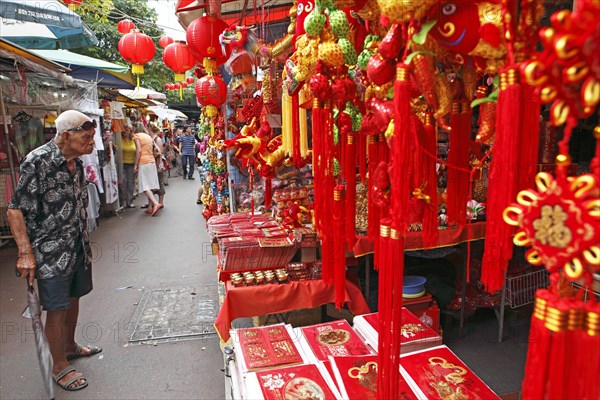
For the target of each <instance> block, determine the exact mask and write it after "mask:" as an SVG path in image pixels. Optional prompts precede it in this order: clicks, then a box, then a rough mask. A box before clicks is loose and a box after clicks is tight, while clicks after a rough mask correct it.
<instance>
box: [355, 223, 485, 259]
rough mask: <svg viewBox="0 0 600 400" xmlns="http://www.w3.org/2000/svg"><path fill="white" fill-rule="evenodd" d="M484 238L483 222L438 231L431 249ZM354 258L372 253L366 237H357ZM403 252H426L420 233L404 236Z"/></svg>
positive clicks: (370, 244) (369, 242)
mask: <svg viewBox="0 0 600 400" xmlns="http://www.w3.org/2000/svg"><path fill="white" fill-rule="evenodd" d="M484 237H485V222H475V223H472V224H466V225H463V226H457V227H452V228H446V229H440V231H439V236H438V240H437V243H436V244H435V246H433V247H431V248H432V249H435V248H439V247H446V246H454V245H455V244H459V243H463V242H467V241H473V240H480V239H483V238H484ZM352 250H353V252H354V257H361V256H364V255H365V254H370V253H373V242H371V241H370V240H369V239H368V238H367V237H366V236H357V237H356V242H355V243H354V247H353V248H352ZM404 250H406V251H414V250H427V249H426V248H425V247H424V246H423V240H422V233H421V232H409V233H407V234H406V240H405V242H404Z"/></svg>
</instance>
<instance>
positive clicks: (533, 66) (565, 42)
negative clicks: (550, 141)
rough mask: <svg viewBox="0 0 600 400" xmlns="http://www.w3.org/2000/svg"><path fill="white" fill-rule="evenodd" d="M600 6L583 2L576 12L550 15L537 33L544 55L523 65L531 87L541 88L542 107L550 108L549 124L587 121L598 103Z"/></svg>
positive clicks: (599, 98) (556, 124) (599, 91)
mask: <svg viewBox="0 0 600 400" xmlns="http://www.w3.org/2000/svg"><path fill="white" fill-rule="evenodd" d="M598 12H600V6H599V5H598V3H597V2H593V1H582V2H581V5H580V4H577V7H576V10H575V11H574V12H571V11H569V10H562V11H559V12H557V13H555V14H553V15H552V17H551V18H550V23H551V26H550V27H546V28H543V29H541V30H540V35H539V37H540V39H541V42H542V45H543V46H544V51H543V52H541V53H540V54H539V55H536V56H535V57H533V58H532V59H530V60H529V61H528V62H526V63H524V64H523V65H522V68H521V71H522V73H523V75H524V77H525V79H526V80H527V82H528V83H529V84H531V85H534V86H536V87H538V88H540V96H541V99H542V102H543V103H544V104H552V106H551V109H550V121H551V123H552V124H553V125H555V126H559V125H563V124H564V123H565V122H566V120H567V117H568V116H572V117H575V118H588V117H589V116H591V115H592V114H594V112H595V111H597V106H598V102H599V101H600V62H599V61H598V53H599V52H600V19H599V18H598Z"/></svg>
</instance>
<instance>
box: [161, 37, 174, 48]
mask: <svg viewBox="0 0 600 400" xmlns="http://www.w3.org/2000/svg"><path fill="white" fill-rule="evenodd" d="M171 43H173V38H172V37H171V36H167V35H163V36H161V37H160V39H158V44H159V45H160V47H162V48H163V49H164V48H166V47H167V46H168V45H170V44H171Z"/></svg>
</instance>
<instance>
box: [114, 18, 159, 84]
mask: <svg viewBox="0 0 600 400" xmlns="http://www.w3.org/2000/svg"><path fill="white" fill-rule="evenodd" d="M118 48H119V53H120V54H121V57H123V59H125V61H127V62H130V63H132V64H133V65H132V66H131V72H132V73H133V74H134V75H137V87H139V86H140V75H143V74H144V64H146V63H147V62H148V61H150V60H152V58H153V57H154V54H156V45H155V44H154V41H153V40H152V39H151V38H150V36H148V35H146V34H144V33H143V32H142V31H140V30H138V29H134V30H132V31H131V32H129V33H127V34H125V35H123V37H122V38H121V39H120V40H119V46H118Z"/></svg>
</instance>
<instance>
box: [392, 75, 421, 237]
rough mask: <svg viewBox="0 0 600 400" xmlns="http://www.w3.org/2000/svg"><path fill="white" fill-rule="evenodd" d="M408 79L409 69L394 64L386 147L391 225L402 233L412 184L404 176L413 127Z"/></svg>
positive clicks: (409, 173) (407, 174) (409, 159)
mask: <svg viewBox="0 0 600 400" xmlns="http://www.w3.org/2000/svg"><path fill="white" fill-rule="evenodd" d="M410 99H411V96H410V80H409V69H408V66H407V65H405V64H398V65H397V68H396V82H395V85H394V108H395V110H394V111H395V112H394V137H393V138H392V146H391V150H390V159H391V173H390V181H391V183H392V189H391V201H390V206H391V213H392V215H393V224H392V228H394V229H396V230H397V231H399V232H401V233H404V232H406V231H407V229H408V222H409V221H408V218H407V216H408V206H409V201H410V193H411V192H412V188H411V187H410V182H409V179H407V177H410V176H412V174H413V172H414V168H413V165H412V159H413V156H412V154H411V144H412V143H413V138H414V132H412V131H411V129H415V126H414V124H411V122H410V119H411V116H412V112H411V110H410Z"/></svg>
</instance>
